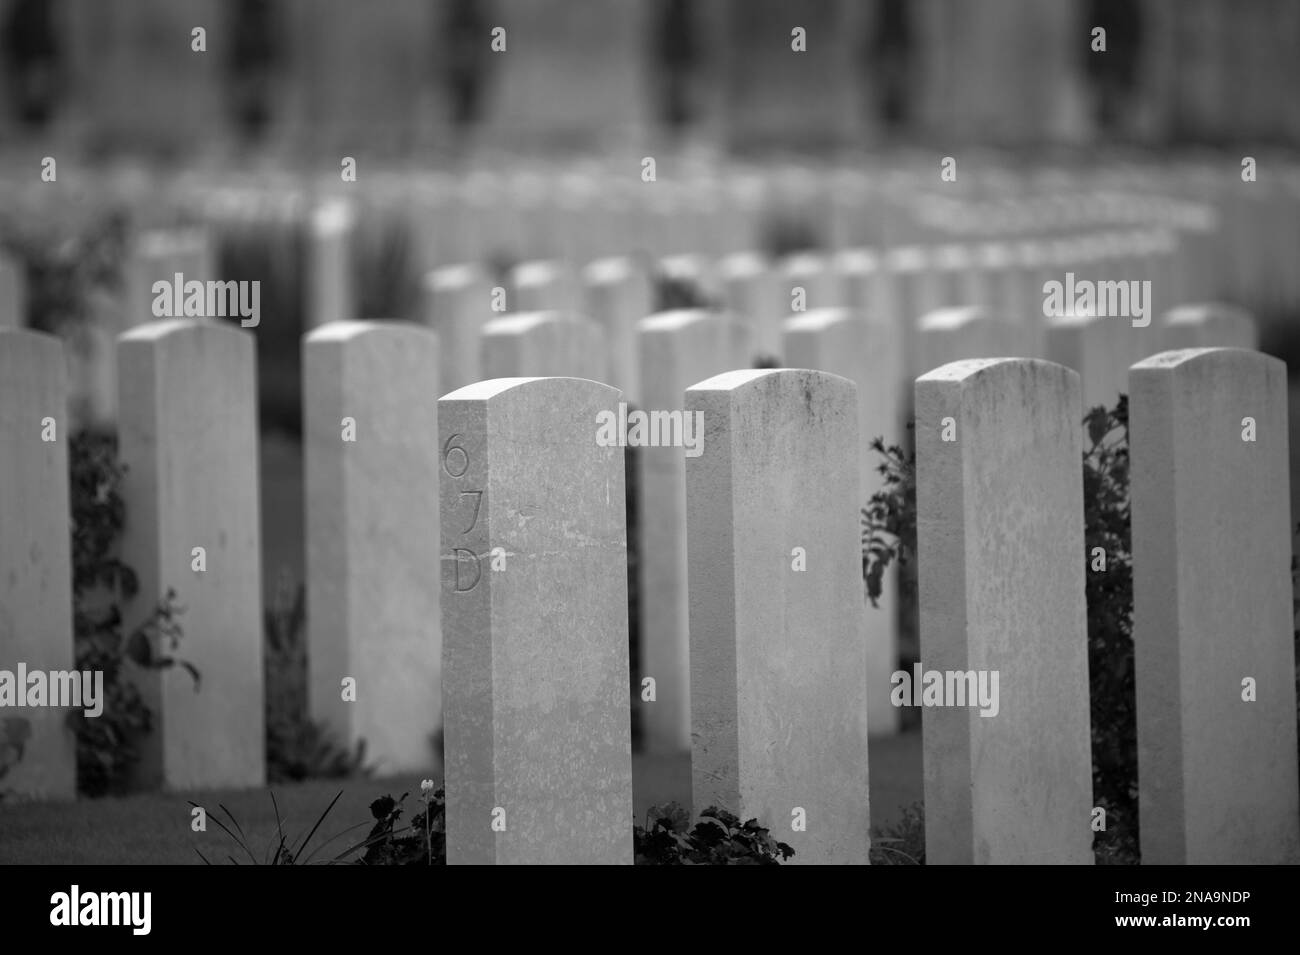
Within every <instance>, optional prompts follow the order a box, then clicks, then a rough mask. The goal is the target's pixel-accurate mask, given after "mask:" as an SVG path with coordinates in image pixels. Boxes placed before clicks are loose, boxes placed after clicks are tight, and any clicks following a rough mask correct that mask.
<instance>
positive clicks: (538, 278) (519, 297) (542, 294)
mask: <svg viewBox="0 0 1300 955" xmlns="http://www.w3.org/2000/svg"><path fill="white" fill-rule="evenodd" d="M510 280H511V286H512V288H511V290H510V300H509V303H508V311H511V312H543V311H561V312H563V311H570V310H572V309H574V308H576V307H577V305H578V296H577V290H576V289H575V288H574V285H575V282H574V278H573V274H572V272H571V271H570V269H569V267H568V266H567V265H565V264H564V263H561V262H552V261H549V260H537V261H531V262H521V263H520V264H519V265H516V266H515V267H514V270H513V271H512V272H511V275H510ZM488 377H492V376H488Z"/></svg>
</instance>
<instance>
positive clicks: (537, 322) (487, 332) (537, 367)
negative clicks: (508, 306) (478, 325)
mask: <svg viewBox="0 0 1300 955" xmlns="http://www.w3.org/2000/svg"><path fill="white" fill-rule="evenodd" d="M480 342H481V348H482V367H483V380H485V381H486V380H488V379H492V378H527V377H547V376H559V377H570V378H587V379H590V380H591V381H601V382H603V381H604V380H605V375H606V373H607V372H606V367H605V338H604V335H603V334H602V333H601V330H600V326H599V325H597V324H596V323H595V322H592V321H588V320H587V319H585V318H573V317H570V316H568V315H564V314H562V313H560V312H520V313H516V314H514V315H507V316H505V317H503V318H494V319H492V321H490V322H488V323H486V324H485V325H484V326H483V333H482V336H481V339H480Z"/></svg>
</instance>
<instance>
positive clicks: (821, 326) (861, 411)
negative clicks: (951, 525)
mask: <svg viewBox="0 0 1300 955" xmlns="http://www.w3.org/2000/svg"><path fill="white" fill-rule="evenodd" d="M784 327H785V334H784V339H785V345H784V352H785V355H786V356H787V360H788V361H789V363H790V365H791V367H794V368H816V369H818V370H820V371H827V372H830V373H831V374H834V375H839V376H841V377H843V378H847V379H848V380H850V381H852V382H853V383H854V385H855V386H856V388H857V399H858V405H857V419H858V435H857V439H856V447H857V454H858V486H859V497H860V502H859V507H865V506H866V505H867V502H868V501H869V500H870V498H871V495H872V494H874V493H876V492H877V491H879V490H880V489H881V487H882V483H881V482H882V478H881V475H880V472H879V471H878V470H877V469H878V467H879V466H880V464H881V463H882V462H883V460H884V459H883V458H882V457H881V456H880V455H879V454H877V453H876V452H875V451H873V450H871V442H872V441H874V440H875V439H876V438H883V439H884V441H885V445H886V447H888V446H889V445H892V444H899V443H901V442H902V441H903V440H904V437H905V433H906V432H905V430H904V423H903V418H902V413H901V410H900V408H899V402H898V392H899V388H900V387H901V382H900V381H899V365H900V359H899V354H898V352H899V341H898V336H897V335H896V334H895V333H894V329H893V328H891V327H890V326H889V325H888V324H886V323H885V322H883V321H881V320H871V319H869V318H868V317H866V316H863V315H862V314H860V313H857V312H854V311H850V310H848V309H818V310H817V311H812V312H808V313H807V314H804V315H797V316H794V317H792V318H788V319H786V321H785V326H784ZM860 589H861V588H860ZM897 589H898V575H897V573H896V568H895V567H893V566H892V565H891V567H890V568H889V570H888V571H887V572H886V574H885V577H884V580H883V581H882V593H881V595H880V598H879V600H878V604H879V606H877V607H872V606H871V605H870V604H867V606H866V608H865V612H864V618H863V626H864V628H865V631H866V632H865V634H864V639H865V640H866V647H867V707H868V710H867V716H868V725H869V727H870V729H871V732H872V733H873V734H888V733H895V732H897V731H898V724H899V712H898V709H897V708H896V707H894V706H893V705H892V704H891V703H890V702H889V690H890V684H889V678H890V676H891V675H892V674H893V672H894V670H895V669H897V668H898V603H897Z"/></svg>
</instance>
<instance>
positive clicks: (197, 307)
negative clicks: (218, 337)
mask: <svg viewBox="0 0 1300 955" xmlns="http://www.w3.org/2000/svg"><path fill="white" fill-rule="evenodd" d="M152 291H153V294H154V300H153V314H154V317H155V318H227V317H229V318H236V317H237V318H239V319H240V322H239V324H240V326H241V327H243V328H256V327H257V325H258V323H259V322H260V321H261V320H262V308H261V303H262V283H261V282H259V281H257V280H256V279H254V280H253V281H251V282H248V281H243V282H236V281H234V280H231V281H228V282H221V281H216V280H212V281H208V282H200V281H199V280H198V279H190V280H189V281H188V282H187V281H185V273H183V272H177V273H176V277H175V279H173V280H172V281H170V282H169V281H167V280H166V279H159V280H158V281H157V282H154V283H153V287H152Z"/></svg>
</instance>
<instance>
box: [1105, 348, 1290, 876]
mask: <svg viewBox="0 0 1300 955" xmlns="http://www.w3.org/2000/svg"><path fill="white" fill-rule="evenodd" d="M1131 387H1132V395H1131V401H1130V404H1129V423H1130V429H1131V431H1130V435H1131V448H1132V450H1131V458H1132V508H1133V614H1134V616H1133V645H1134V650H1135V654H1134V657H1135V665H1136V687H1137V724H1138V725H1137V735H1138V761H1139V766H1140V772H1139V773H1138V786H1139V790H1140V792H1139V799H1140V805H1141V820H1142V834H1141V838H1142V861H1143V863H1144V864H1203V863H1216V864H1218V863H1226V864H1233V863H1250V864H1264V863H1291V864H1294V863H1296V862H1298V861H1300V823H1298V819H1300V796H1298V795H1297V767H1296V720H1295V713H1296V696H1295V681H1294V674H1295V650H1294V644H1293V626H1292V607H1291V580H1290V577H1289V573H1288V567H1289V564H1290V558H1291V528H1292V525H1291V517H1290V514H1291V507H1290V499H1289V470H1288V469H1289V458H1288V450H1287V375H1286V366H1285V364H1283V363H1282V362H1281V361H1279V360H1277V359H1276V358H1271V357H1268V356H1266V355H1262V354H1259V353H1258V352H1250V351H1245V350H1239V349H1191V350H1184V351H1173V352H1164V353H1161V354H1159V355H1156V356H1154V357H1152V358H1149V359H1147V360H1146V361H1143V362H1141V363H1139V364H1138V365H1136V366H1134V368H1133V370H1132V373H1131ZM1245 417H1251V418H1254V419H1255V428H1256V435H1255V440H1254V441H1253V442H1250V441H1244V440H1243V439H1242V434H1243V428H1244V426H1243V423H1242V419H1243V418H1245ZM1248 677H1249V678H1251V679H1253V680H1254V681H1255V683H1256V691H1255V694H1256V699H1255V700H1254V701H1253V702H1246V701H1245V700H1244V699H1243V695H1244V690H1243V681H1244V680H1245V679H1246V678H1248Z"/></svg>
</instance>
